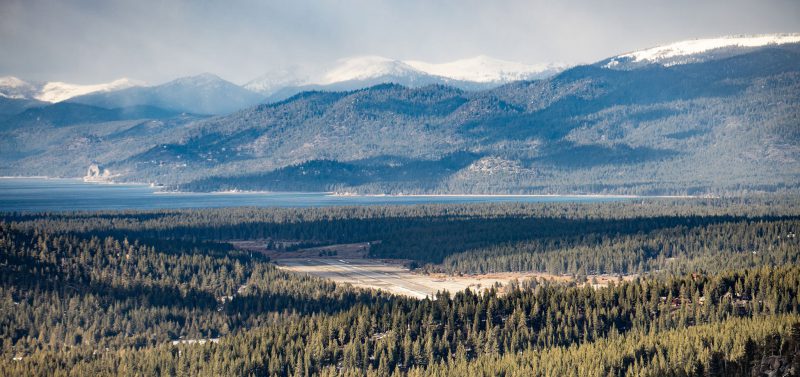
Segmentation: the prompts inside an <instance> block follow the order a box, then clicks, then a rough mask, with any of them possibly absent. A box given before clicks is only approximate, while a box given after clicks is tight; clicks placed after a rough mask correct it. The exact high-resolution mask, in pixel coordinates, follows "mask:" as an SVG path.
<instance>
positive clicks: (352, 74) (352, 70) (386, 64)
mask: <svg viewBox="0 0 800 377" xmlns="http://www.w3.org/2000/svg"><path fill="white" fill-rule="evenodd" d="M419 74H424V72H421V71H419V70H416V69H414V68H413V67H411V66H410V65H408V64H406V63H404V62H402V61H399V60H392V59H389V58H384V57H380V56H359V57H354V58H348V59H341V60H339V61H337V62H336V64H335V65H334V66H333V68H331V69H330V70H328V71H326V72H325V73H323V74H322V75H321V76H320V77H319V78H317V79H316V80H314V82H313V84H319V85H330V84H334V83H339V82H344V81H359V80H369V79H372V78H376V77H381V76H393V77H407V76H414V75H419Z"/></svg>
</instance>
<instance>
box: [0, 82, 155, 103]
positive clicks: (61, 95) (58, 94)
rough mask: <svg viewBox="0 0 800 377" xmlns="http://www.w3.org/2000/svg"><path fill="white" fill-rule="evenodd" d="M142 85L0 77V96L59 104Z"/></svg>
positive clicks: (137, 83) (135, 83) (134, 83)
mask: <svg viewBox="0 0 800 377" xmlns="http://www.w3.org/2000/svg"><path fill="white" fill-rule="evenodd" d="M139 85H143V84H142V83H140V82H137V81H133V80H129V79H125V78H123V79H119V80H115V81H112V82H110V83H104V84H95V85H78V84H69V83H65V82H60V81H54V82H47V83H37V82H28V81H25V80H21V79H19V78H16V77H13V76H6V77H0V96H2V97H6V98H14V99H36V100H39V101H44V102H61V101H64V100H67V99H70V98H72V97H77V96H80V95H84V94H89V93H95V92H108V91H113V90H119V89H125V88H130V87H133V86H139Z"/></svg>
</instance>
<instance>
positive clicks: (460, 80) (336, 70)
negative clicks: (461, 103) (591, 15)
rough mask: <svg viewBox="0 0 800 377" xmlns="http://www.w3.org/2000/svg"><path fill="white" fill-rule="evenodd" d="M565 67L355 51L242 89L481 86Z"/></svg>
mask: <svg viewBox="0 0 800 377" xmlns="http://www.w3.org/2000/svg"><path fill="white" fill-rule="evenodd" d="M565 68H567V65H564V64H523V63H516V62H509V61H503V60H498V59H494V58H490V57H488V56H478V57H474V58H469V59H462V60H456V61H453V62H447V63H428V62H423V61H418V60H406V61H403V60H396V59H390V58H385V57H381V56H357V57H351V58H345V59H340V60H337V61H335V62H334V63H332V64H330V65H328V66H327V67H324V68H322V69H318V70H308V69H306V70H303V69H299V68H297V67H295V68H293V69H288V70H287V69H283V70H277V71H274V72H271V73H268V74H266V75H264V76H261V77H259V78H257V79H255V80H253V81H251V82H249V83H247V84H246V85H245V88H247V89H250V90H253V91H256V92H258V93H262V94H264V95H268V96H269V95H273V94H275V93H279V92H282V93H283V96H284V97H285V96H287V94H289V93H290V92H297V91H300V90H307V89H331V90H350V89H358V88H363V87H366V86H370V85H375V84H380V83H386V82H393V83H397V84H401V85H405V86H411V87H416V86H423V85H428V84H448V85H453V86H457V87H461V88H463V89H482V88H489V87H493V86H498V85H502V84H505V83H508V82H511V81H518V80H533V79H540V78H545V77H548V76H551V75H553V74H556V73H558V72H560V71H562V70H564V69H565ZM289 95H290V94H289Z"/></svg>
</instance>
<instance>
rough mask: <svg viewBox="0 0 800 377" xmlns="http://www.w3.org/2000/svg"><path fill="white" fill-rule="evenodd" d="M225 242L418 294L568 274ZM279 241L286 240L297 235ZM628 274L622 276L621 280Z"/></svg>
mask: <svg viewBox="0 0 800 377" xmlns="http://www.w3.org/2000/svg"><path fill="white" fill-rule="evenodd" d="M229 242H230V243H231V244H232V245H234V246H235V247H237V248H239V249H242V250H248V251H251V252H259V253H262V254H264V255H266V256H268V257H270V259H271V260H272V261H273V262H275V264H276V265H277V266H278V267H279V268H283V269H286V270H289V271H293V272H297V273H303V274H310V275H314V276H318V277H321V278H325V279H330V280H333V281H335V282H337V283H347V284H352V285H354V286H356V287H363V288H371V289H380V290H383V291H386V292H390V293H393V294H399V295H404V296H409V297H415V298H419V299H423V298H425V297H433V296H434V295H435V294H436V292H438V291H449V292H451V293H452V292H459V291H463V290H465V289H471V290H473V291H481V290H485V289H489V288H491V287H492V286H495V285H497V284H499V285H500V286H505V285H507V284H508V283H509V282H511V281H513V280H519V281H523V280H526V279H530V278H538V279H546V280H550V281H555V282H561V283H568V282H571V281H572V280H573V278H572V277H571V276H565V275H552V274H547V273H539V272H500V273H492V274H484V275H468V276H453V275H445V274H422V273H415V272H412V271H410V270H409V269H407V268H405V267H404V266H403V262H405V261H403V260H379V259H367V258H366V257H367V254H368V252H369V247H370V246H371V245H372V244H375V243H377V242H380V241H373V242H362V243H351V244H337V245H327V246H319V247H311V248H305V249H299V250H294V251H281V250H270V249H267V248H266V247H265V244H266V240H247V241H229ZM283 242H286V243H287V244H291V242H297V241H283ZM588 278H589V281H587V282H586V284H591V281H594V282H595V284H594V285H596V286H605V285H608V282H610V281H612V280H616V279H617V278H616V277H613V276H605V275H600V276H589V277H588ZM632 278H633V276H626V277H625V279H626V280H629V279H632Z"/></svg>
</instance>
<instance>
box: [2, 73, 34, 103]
mask: <svg viewBox="0 0 800 377" xmlns="http://www.w3.org/2000/svg"><path fill="white" fill-rule="evenodd" d="M38 90H39V89H38V88H37V86H36V85H34V84H31V83H29V82H27V81H24V80H20V79H18V78H16V77H14V76H5V77H0V97H6V98H13V99H32V98H33V96H34V95H36V93H37V92H38Z"/></svg>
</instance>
